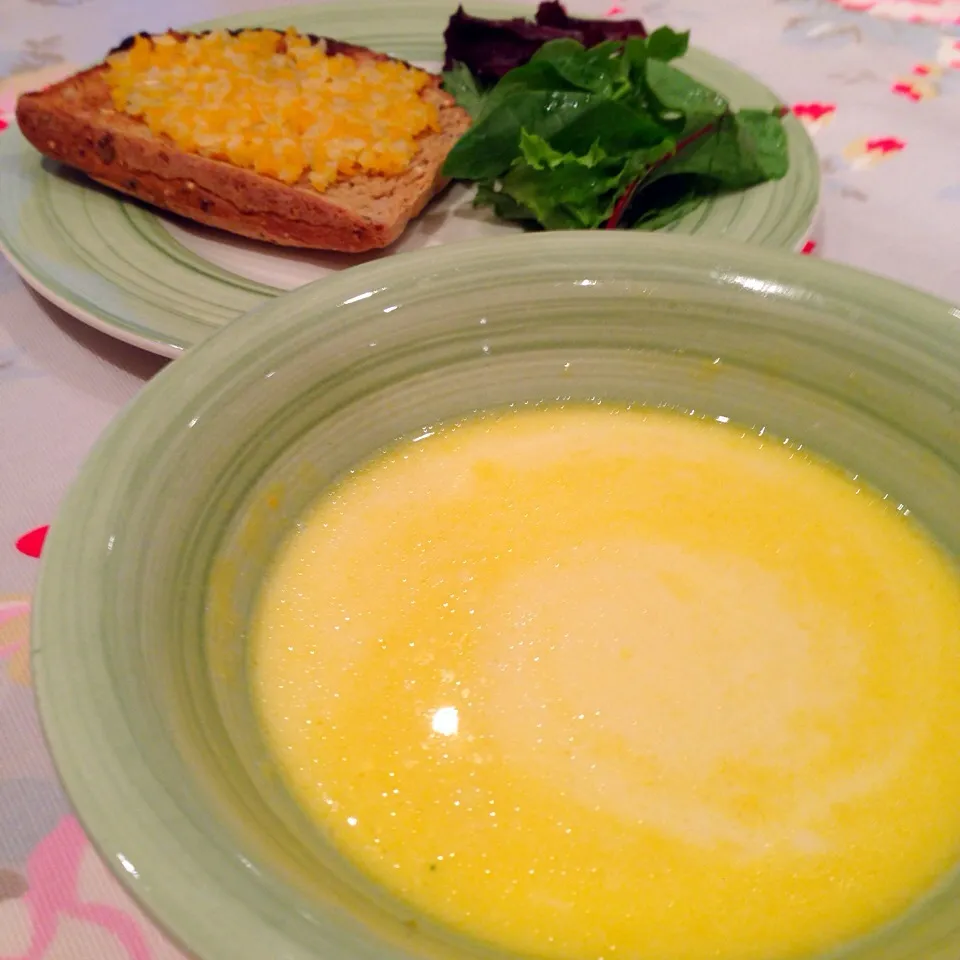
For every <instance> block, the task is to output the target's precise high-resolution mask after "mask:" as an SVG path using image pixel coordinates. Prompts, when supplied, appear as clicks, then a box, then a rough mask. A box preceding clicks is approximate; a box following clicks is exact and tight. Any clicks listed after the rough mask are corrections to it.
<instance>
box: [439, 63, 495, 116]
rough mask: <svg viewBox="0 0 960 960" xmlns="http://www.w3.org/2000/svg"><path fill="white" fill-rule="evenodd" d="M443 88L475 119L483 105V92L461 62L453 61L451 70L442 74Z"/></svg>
mask: <svg viewBox="0 0 960 960" xmlns="http://www.w3.org/2000/svg"><path fill="white" fill-rule="evenodd" d="M443 89H444V90H446V91H447V93H449V94H450V96H451V97H453V99H454V100H456V101H457V103H458V104H459V105H460V106H461V107H463V109H464V110H466V111H467V113H469V114H470V116H471V117H473V118H474V119H476V117H477V116H478V115H479V113H480V110H481V108H482V106H483V101H484V98H485V93H484V91H483V90H481V89H480V87H479V85H478V84H477V81H476V80H475V79H474V76H473V74H472V73H471V72H470V71H469V70H468V69H467V68H466V67H465V66H464V65H463V64H462V63H455V64H454V65H453V69H452V70H447V71H446V72H445V73H444V74H443Z"/></svg>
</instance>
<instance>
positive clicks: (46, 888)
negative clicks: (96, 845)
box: [0, 816, 183, 960]
mask: <svg viewBox="0 0 960 960" xmlns="http://www.w3.org/2000/svg"><path fill="white" fill-rule="evenodd" d="M26 874H27V884H28V889H27V892H26V893H25V894H24V895H23V896H22V897H20V898H19V899H14V900H5V901H3V902H2V903H0V960H62V958H65V957H73V956H76V957H84V958H86V957H91V958H93V957H95V958H96V960H183V957H182V955H181V954H180V953H179V952H178V951H177V950H175V949H174V948H173V947H172V946H171V945H170V944H169V943H167V941H166V940H164V938H163V937H162V936H161V934H160V933H158V932H157V931H156V930H155V929H154V928H153V927H152V926H151V925H150V923H149V922H148V921H147V920H146V919H145V918H144V917H143V915H142V914H141V913H140V911H139V910H138V909H137V908H136V907H135V906H134V904H133V903H132V902H131V900H130V899H129V898H128V897H127V895H126V894H125V893H124V892H123V890H122V889H121V888H120V886H119V885H118V883H117V882H116V880H114V879H113V877H111V876H110V874H109V872H108V871H107V869H106V867H105V866H104V865H103V863H102V862H101V861H100V859H99V858H98V857H97V855H96V854H95V853H94V851H93V848H92V847H91V846H90V844H89V842H88V841H87V838H86V837H85V836H84V834H83V831H82V830H81V828H80V825H79V824H78V823H77V821H76V820H75V819H74V818H73V817H70V816H67V817H64V818H63V819H62V820H61V821H60V822H59V824H58V825H57V827H56V828H55V829H54V830H53V831H52V832H51V833H49V834H48V835H47V836H46V837H45V838H44V839H43V840H42V841H41V842H40V843H39V844H38V845H37V846H36V848H35V849H34V851H33V853H32V854H31V855H30V859H29V860H28V861H27V870H26Z"/></svg>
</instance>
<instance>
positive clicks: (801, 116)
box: [790, 101, 837, 134]
mask: <svg viewBox="0 0 960 960" xmlns="http://www.w3.org/2000/svg"><path fill="white" fill-rule="evenodd" d="M790 109H791V110H792V111H793V115H794V116H795V117H796V118H797V119H798V120H799V121H800V122H801V123H802V124H803V125H804V126H805V127H806V128H807V130H808V132H809V133H811V134H814V133H817V132H818V131H820V130H822V129H823V128H824V127H826V126H827V125H828V124H829V123H830V122H831V121H832V120H833V118H834V116H836V113H837V105H836V104H835V103H818V102H816V101H814V102H811V103H795V104H794V105H793V106H792V107H791V108H790Z"/></svg>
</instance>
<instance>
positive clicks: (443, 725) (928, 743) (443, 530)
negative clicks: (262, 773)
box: [252, 407, 960, 960]
mask: <svg viewBox="0 0 960 960" xmlns="http://www.w3.org/2000/svg"><path fill="white" fill-rule="evenodd" d="M252 663H253V677H254V681H253V682H254V694H255V699H256V703H257V706H258V710H259V712H260V715H261V718H262V724H263V727H264V730H265V732H266V735H267V738H268V740H269V743H270V745H271V747H272V749H273V751H274V753H275V756H276V760H277V763H278V764H279V766H280V768H281V769H282V771H283V773H284V775H285V777H286V779H287V781H288V782H289V785H290V788H291V789H292V791H293V793H294V795H295V796H296V797H297V798H298V799H299V802H300V803H301V804H302V805H303V807H304V808H306V810H308V811H309V812H310V813H311V814H312V815H313V817H315V818H316V820H317V822H318V823H319V824H320V825H321V826H322V828H323V829H324V830H325V831H326V832H327V834H328V835H329V836H330V837H331V838H332V839H333V841H334V842H335V844H336V845H337V846H338V847H339V848H340V849H341V850H342V851H343V853H344V854H345V855H346V856H347V857H349V858H351V859H352V860H353V861H354V862H356V863H357V864H359V865H360V866H361V867H362V868H363V869H364V870H365V871H366V872H367V873H368V874H369V875H370V876H371V877H372V878H374V879H375V880H376V881H377V882H378V883H380V884H381V885H382V886H383V887H385V888H387V889H389V890H390V891H392V892H393V893H395V894H396V895H397V896H398V897H400V898H402V900H404V901H406V902H408V903H409V904H412V905H414V906H415V907H416V908H419V909H420V910H421V911H422V912H423V913H425V914H428V915H430V916H432V917H434V918H437V919H439V920H441V921H443V922H445V923H446V924H447V925H449V926H450V927H452V928H454V929H455V930H457V931H460V932H462V933H463V934H466V935H469V936H472V937H474V938H480V939H482V940H485V941H492V942H494V943H495V944H497V945H500V946H502V947H503V948H505V949H508V950H510V951H516V952H521V953H531V954H537V955H539V956H543V957H554V958H571V960H597V958H603V960H615V958H616V957H631V958H641V960H647V958H652V960H707V958H711V960H724V958H737V960H750V958H758V960H759V958H763V960H771V958H779V957H787V956H794V955H802V954H806V953H809V952H812V951H815V950H819V949H823V948H826V947H829V946H831V945H834V944H836V943H838V942H841V941H844V940H846V939H848V938H852V937H856V936H857V935H859V934H862V933H864V932H866V931H868V930H870V929H871V928H873V927H875V926H876V925H878V924H882V923H883V922H884V921H888V920H891V919H892V918H894V917H896V915H897V914H899V913H901V912H902V911H903V910H904V909H905V908H907V907H908V906H909V905H910V904H911V903H912V902H914V901H916V900H917V899H918V898H920V897H922V896H923V894H924V893H925V892H927V891H928V890H929V889H930V888H931V885H933V884H934V883H935V882H936V881H937V879H938V878H940V877H941V876H942V875H943V874H944V873H945V872H946V871H947V870H948V869H949V868H950V867H951V866H952V865H953V864H954V862H955V859H956V858H957V856H958V851H960V585H958V577H957V572H956V571H955V570H954V569H953V568H952V566H951V565H950V563H949V562H948V560H947V559H946V558H945V557H944V556H943V555H942V554H941V553H940V552H939V551H938V549H937V548H936V547H935V546H934V545H933V544H932V543H931V542H930V541H929V540H928V539H927V538H926V537H925V536H924V534H923V533H922V532H921V531H920V530H919V529H918V528H917V527H916V526H915V525H914V523H913V521H912V520H909V519H905V517H904V516H903V515H901V514H900V513H898V512H897V507H896V505H890V504H889V503H888V502H886V501H885V500H884V499H883V498H881V497H880V496H879V495H878V494H876V493H875V492H873V491H872V490H870V489H867V488H866V487H861V486H860V485H858V484H857V483H855V482H852V481H851V480H849V479H848V478H847V477H845V476H843V475H842V474H841V473H840V472H839V471H837V470H835V469H833V468H831V467H830V466H828V465H825V464H823V463H820V462H817V461H816V460H814V459H812V458H810V457H808V456H807V455H806V454H804V453H803V452H798V451H796V450H794V449H791V448H790V447H788V446H786V445H784V444H783V443H781V442H779V441H777V440H771V439H770V438H769V437H765V436H757V435H756V434H753V433H745V432H744V431H743V430H742V429H740V428H735V427H733V426H731V425H727V426H720V425H719V424H714V423H705V422H700V421H697V420H694V419H692V418H689V417H683V416H680V415H677V414H670V413H666V412H649V411H647V412H642V411H630V410H624V409H607V408H606V407H567V408H560V409H558V408H556V407H554V408H546V409H539V408H534V409H528V410H526V411H522V410H521V411H520V412H515V411H514V412H509V411H508V412H505V413H496V414H491V415H487V416H483V417H479V418H476V419H471V420H466V421H464V422H462V423H457V424H451V425H449V426H442V427H438V428H436V429H435V430H433V432H425V433H424V435H423V436H422V437H418V438H417V439H416V440H415V441H413V442H409V441H408V442H405V443H402V444H401V445H399V446H397V447H395V448H394V449H392V450H390V451H388V452H387V453H385V454H384V455H383V456H382V457H380V458H379V459H377V460H375V461H374V462H372V463H371V464H370V465H368V466H366V467H364V468H363V469H361V470H358V471H357V472H356V473H353V474H351V475H350V476H349V477H348V478H347V479H346V480H345V481H344V482H343V483H342V484H341V485H340V486H339V487H337V488H336V489H335V490H333V491H332V492H330V493H329V494H328V495H326V496H325V497H324V498H323V499H322V500H321V502H320V503H318V504H317V505H316V507H315V508H314V509H313V510H312V512H310V513H309V514H308V515H307V516H306V517H305V518H304V519H303V522H302V524H301V526H300V528H299V529H298V531H297V533H296V534H295V535H294V536H293V537H292V539H290V540H289V542H288V543H287V544H286V546H285V547H284V549H283V551H282V553H281V555H280V556H279V559H278V561H277V563H276V565H275V567H274V568H273V569H272V571H271V572H270V574H269V576H268V578H267V581H266V584H265V587H264V590H263V594H262V599H261V602H260V605H259V609H258V614H257V620H256V625H255V630H254V635H253V648H252Z"/></svg>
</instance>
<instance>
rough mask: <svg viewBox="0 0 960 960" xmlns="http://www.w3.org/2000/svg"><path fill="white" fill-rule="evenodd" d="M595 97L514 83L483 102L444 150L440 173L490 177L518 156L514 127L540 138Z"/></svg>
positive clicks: (550, 134)
mask: <svg viewBox="0 0 960 960" xmlns="http://www.w3.org/2000/svg"><path fill="white" fill-rule="evenodd" d="M596 99H597V96H596V94H592V93H584V92H583V91H566V90H558V91H553V92H551V91H547V90H531V91H525V90H521V89H516V90H513V91H511V92H510V93H509V94H508V95H506V96H504V97H503V99H502V100H500V101H499V102H498V103H497V104H496V107H495V108H491V107H490V106H489V104H488V105H487V106H485V107H484V109H483V111H482V113H481V115H480V118H479V119H478V120H477V121H476V122H475V123H474V124H473V126H472V127H471V128H470V129H469V130H468V131H467V132H466V133H465V134H464V135H463V136H462V137H461V138H460V139H459V140H458V141H457V143H456V144H455V145H454V147H453V149H452V150H451V151H450V153H449V154H448V155H447V159H446V162H445V163H444V166H443V173H444V176H448V177H455V178H456V179H459V180H493V179H495V178H497V177H499V176H501V175H502V174H504V173H506V171H507V170H509V169H510V166H511V164H512V163H513V161H514V160H516V159H517V157H518V156H520V132H521V130H528V131H530V132H531V133H536V134H537V135H539V136H542V137H543V138H544V139H545V140H548V141H549V140H551V138H552V137H553V136H554V135H555V134H556V133H557V132H558V131H559V130H562V129H563V128H564V127H565V126H566V125H567V124H568V123H570V121H571V120H574V119H576V118H577V117H578V116H580V114H581V112H582V111H584V110H585V109H586V108H588V107H590V106H591V105H592V104H593V103H594V102H595V100H596Z"/></svg>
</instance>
